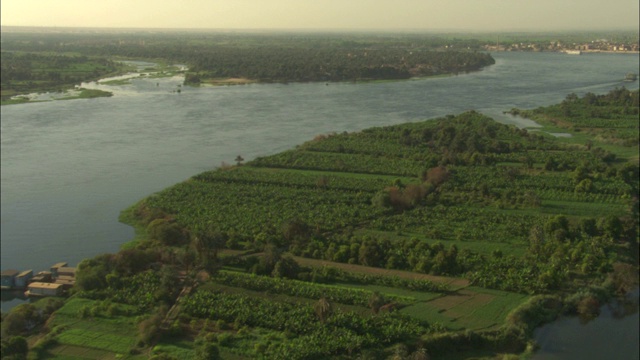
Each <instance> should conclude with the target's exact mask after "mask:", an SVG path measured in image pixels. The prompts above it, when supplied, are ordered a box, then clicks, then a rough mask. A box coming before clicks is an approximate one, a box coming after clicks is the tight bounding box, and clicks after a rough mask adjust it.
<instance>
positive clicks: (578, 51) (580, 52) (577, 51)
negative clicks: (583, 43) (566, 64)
mask: <svg viewBox="0 0 640 360" xmlns="http://www.w3.org/2000/svg"><path fill="white" fill-rule="evenodd" d="M564 52H565V53H566V54H569V55H582V51H580V50H565V51H564Z"/></svg>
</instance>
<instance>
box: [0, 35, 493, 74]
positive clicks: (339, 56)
mask: <svg viewBox="0 0 640 360" xmlns="http://www.w3.org/2000/svg"><path fill="white" fill-rule="evenodd" d="M454 43H455V44H456V45H458V44H459V45H460V46H456V47H455V48H453V47H452V44H454ZM465 45H466V46H465ZM470 45H473V46H470ZM2 47H3V62H4V54H5V50H11V51H25V52H38V53H40V52H52V51H55V52H74V53H79V54H83V55H85V56H101V57H108V58H112V57H114V56H118V57H124V58H137V59H149V60H154V61H156V60H157V59H162V60H163V61H168V62H174V63H175V62H179V63H183V64H187V65H188V66H189V68H190V70H189V72H188V73H187V75H186V79H185V81H186V83H190V84H199V83H201V82H205V83H206V82H207V81H208V80H210V79H214V78H248V79H253V80H259V81H263V82H273V81H277V82H289V81H355V80H385V79H407V78H410V77H415V76H431V75H439V74H458V73H461V72H467V71H474V70H479V69H481V68H483V67H485V66H488V65H491V64H493V63H494V62H495V61H494V59H493V58H492V57H491V55H489V54H485V53H479V52H477V51H476V50H478V49H479V44H478V43H477V42H475V41H473V40H462V39H443V38H439V37H436V36H426V35H411V36H397V35H384V36H383V35H373V34H370V35H365V34H362V35H344V34H335V35H330V34H325V35H317V34H316V35H311V34H227V33H213V32H201V33H161V34H157V33H146V32H138V33H124V34H71V33H67V34H65V33H61V34H57V35H49V36H47V37H44V38H43V37H41V36H38V35H37V34H30V33H7V34H5V33H3V35H2ZM472 48H473V49H472ZM28 56H40V55H28ZM25 66H26V65H25ZM23 68H24V66H21V67H20V69H23ZM11 69H13V67H9V66H8V65H7V67H5V66H3V79H4V78H5V70H7V73H11V72H10V71H9V70H11ZM56 69H57V68H56V67H53V70H50V72H51V75H52V76H53V75H56V73H57V70H56ZM20 73H25V72H24V71H22V72H20ZM29 74H31V72H29ZM29 76H31V75H29ZM56 76H60V75H59V74H58V75H56ZM62 76H63V77H64V75H62ZM7 79H9V76H8V77H7ZM58 80H60V79H58ZM3 85H4V80H3Z"/></svg>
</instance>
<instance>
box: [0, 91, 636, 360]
mask: <svg viewBox="0 0 640 360" xmlns="http://www.w3.org/2000/svg"><path fill="white" fill-rule="evenodd" d="M638 95H639V94H638V91H628V90H626V89H624V88H623V89H616V90H614V91H611V92H610V93H609V94H606V95H595V94H587V95H585V96H584V97H581V98H580V97H577V96H575V95H573V94H571V95H569V96H567V98H566V100H565V101H563V102H562V103H561V104H558V105H554V106H550V107H545V108H539V109H534V110H519V109H513V110H511V112H512V113H514V114H519V115H520V116H526V117H530V118H533V119H535V120H536V121H538V122H539V123H540V124H542V125H543V126H544V127H543V128H540V129H536V131H531V130H526V129H518V128H516V127H513V126H507V125H502V124H499V123H497V122H495V121H494V120H492V119H490V118H488V117H486V116H484V115H482V114H480V113H477V112H474V111H470V112H466V113H463V114H459V115H457V116H447V117H444V118H440V119H434V120H429V121H423V122H416V123H407V124H401V125H394V126H387V127H380V128H371V129H366V130H363V131H361V132H355V133H342V134H326V135H318V136H317V137H316V138H315V139H313V140H310V141H307V142H305V143H303V144H301V145H299V146H297V147H296V148H295V149H292V150H289V151H285V152H282V153H279V154H275V155H272V156H265V157H260V158H257V159H254V160H252V161H250V162H246V163H245V161H244V159H243V158H242V156H238V157H237V158H236V159H235V162H236V163H235V164H234V165H228V164H223V165H222V166H221V167H220V168H219V169H216V170H212V171H208V172H204V173H202V174H199V175H196V176H194V177H192V178H191V179H189V180H187V181H185V182H182V183H179V184H176V185H175V186H172V187H170V188H168V189H166V190H163V191H161V192H159V193H157V194H154V195H152V196H149V197H148V198H146V199H144V200H142V201H140V202H139V203H137V204H135V205H133V206H132V207H131V208H129V209H127V210H126V211H124V212H123V213H122V221H124V222H127V223H130V224H131V225H133V226H135V227H136V230H137V237H136V239H135V240H134V241H132V242H131V243H129V244H128V245H127V246H126V248H124V249H123V250H121V251H120V252H118V253H117V254H104V255H99V256H96V257H95V258H93V259H87V260H85V261H83V262H82V263H81V264H79V266H78V274H77V283H76V286H75V288H74V289H73V296H72V297H71V298H70V299H68V300H66V301H64V302H63V301H57V300H52V299H47V301H40V302H37V303H35V304H23V305H19V306H17V307H16V308H15V309H13V310H12V311H11V312H10V313H9V314H6V315H3V318H2V331H3V334H2V335H3V336H2V351H3V358H4V357H5V356H6V357H7V358H9V357H11V356H13V357H14V358H20V357H21V356H23V355H25V354H27V352H28V356H29V357H30V358H51V359H63V358H64V359H69V358H80V357H82V358H96V359H97V358H103V357H110V356H117V357H120V358H130V359H142V358H149V357H151V358H154V359H216V358H223V359H245V358H268V359H324V358H338V359H340V358H342V359H349V358H367V359H386V358H393V359H428V358H431V359H440V358H447V359H452V358H459V359H464V358H469V357H474V358H481V357H485V358H494V357H498V356H500V358H502V357H503V356H504V357H514V358H517V356H519V354H522V353H525V354H530V353H531V352H532V351H534V349H535V344H534V343H533V342H532V340H531V336H532V331H533V329H534V328H535V327H537V326H539V325H540V324H542V323H545V322H548V321H551V320H553V319H554V318H555V317H557V316H558V315H560V314H576V313H577V314H579V315H580V316H582V317H584V318H586V319H588V318H590V317H593V316H597V312H598V309H599V305H600V304H602V303H603V302H605V301H607V299H609V298H611V297H612V296H615V295H616V294H623V293H625V292H627V291H629V290H630V289H632V288H633V287H634V286H636V285H637V275H638V270H637V258H636V257H637V253H638V175H639V174H638V137H637V136H638V135H637V134H638V109H639V107H638ZM558 128H561V129H562V131H564V132H569V133H571V134H572V135H573V136H572V137H570V138H569V137H560V138H555V137H553V136H551V135H549V134H548V133H549V132H555V131H557V129H558Z"/></svg>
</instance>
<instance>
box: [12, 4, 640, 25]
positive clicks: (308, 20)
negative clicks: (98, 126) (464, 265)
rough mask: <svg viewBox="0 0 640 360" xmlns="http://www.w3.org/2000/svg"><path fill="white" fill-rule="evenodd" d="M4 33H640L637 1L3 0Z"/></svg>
mask: <svg viewBox="0 0 640 360" xmlns="http://www.w3.org/2000/svg"><path fill="white" fill-rule="evenodd" d="M0 6H1V10H2V11H1V16H2V17H1V20H2V25H22V26H59V27H67V26H82V27H153V28H212V29H221V28H226V29H353V30H357V29H382V30H394V29H398V30H399V29H423V30H477V31H492V30H574V29H578V30H581V29H593V30H595V29H598V30H600V29H638V27H639V24H638V23H639V19H638V13H639V10H640V9H639V2H638V0H58V1H52V0H2V1H1V2H0Z"/></svg>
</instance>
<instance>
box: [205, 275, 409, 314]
mask: <svg viewBox="0 0 640 360" xmlns="http://www.w3.org/2000/svg"><path fill="white" fill-rule="evenodd" d="M213 280H214V281H215V282H217V283H220V284H224V285H228V286H233V287H240V288H243V289H248V290H254V291H265V292H267V293H272V294H284V295H288V296H294V297H301V298H306V299H316V300H317V299H320V298H322V297H324V298H326V299H327V300H329V301H332V302H337V303H341V304H346V305H357V306H364V307H367V306H368V304H369V300H370V299H371V296H372V295H373V292H371V291H368V290H362V289H353V288H351V289H350V288H344V287H337V286H330V285H321V284H314V283H308V282H303V281H297V280H286V279H281V278H271V277H266V276H257V275H253V274H245V273H237V272H224V271H221V272H219V273H218V274H216V275H215V277H214V278H213ZM385 298H387V300H389V301H394V302H398V303H407V302H411V301H413V299H412V298H407V297H403V296H395V295H389V294H385Z"/></svg>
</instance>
